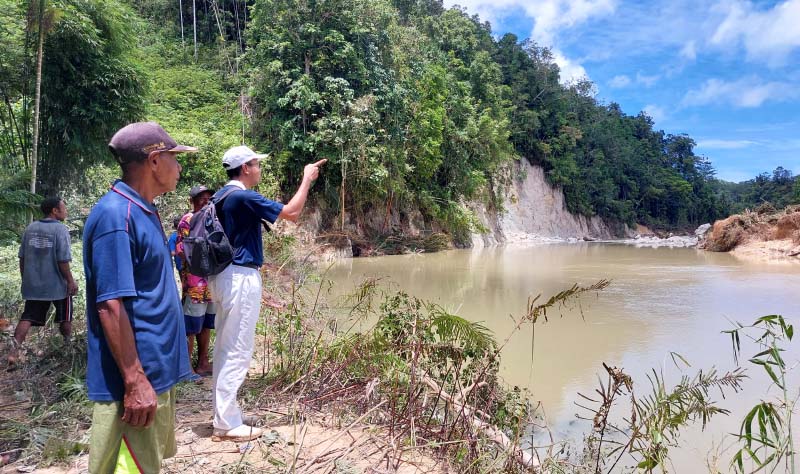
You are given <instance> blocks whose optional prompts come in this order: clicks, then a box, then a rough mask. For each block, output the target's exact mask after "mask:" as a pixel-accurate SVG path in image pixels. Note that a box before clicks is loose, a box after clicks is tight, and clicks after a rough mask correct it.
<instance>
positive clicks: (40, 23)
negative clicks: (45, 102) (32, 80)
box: [29, 0, 57, 193]
mask: <svg viewBox="0 0 800 474" xmlns="http://www.w3.org/2000/svg"><path fill="white" fill-rule="evenodd" d="M35 4H36V12H35V14H30V13H29V18H31V19H32V21H31V22H30V27H31V28H35V29H36V38H37V40H36V87H35V92H34V101H33V104H34V105H33V144H32V145H33V146H32V152H31V193H36V168H37V165H38V162H39V110H40V106H41V102H42V62H43V61H44V38H45V35H46V34H47V33H49V32H50V30H52V28H53V25H54V23H55V20H56V18H57V10H56V9H54V8H48V7H47V0H39V1H38V2H35ZM30 5H31V6H33V5H34V2H31V3H30ZM34 19H35V20H34Z"/></svg>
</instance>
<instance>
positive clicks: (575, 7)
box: [519, 0, 616, 45]
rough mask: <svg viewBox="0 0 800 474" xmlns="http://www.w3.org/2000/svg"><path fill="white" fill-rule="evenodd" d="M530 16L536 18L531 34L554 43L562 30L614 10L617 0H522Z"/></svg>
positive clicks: (533, 36) (548, 42)
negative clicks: (534, 0)
mask: <svg viewBox="0 0 800 474" xmlns="http://www.w3.org/2000/svg"><path fill="white" fill-rule="evenodd" d="M519 5H520V6H521V7H522V8H524V9H525V12H526V13H527V14H528V16H531V17H533V18H534V20H535V24H534V27H533V32H532V33H531V36H532V38H533V39H534V40H536V41H539V42H540V43H542V44H545V45H553V44H554V41H555V39H556V37H557V36H558V33H559V32H560V31H561V30H565V29H569V28H572V27H574V26H577V25H579V24H581V23H584V22H585V21H587V20H588V19H590V18H592V17H597V16H604V15H608V14H610V13H613V12H614V9H615V7H616V1H615V0H571V1H570V0H543V1H537V2H526V1H520V2H519Z"/></svg>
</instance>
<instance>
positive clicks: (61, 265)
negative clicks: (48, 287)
mask: <svg viewBox="0 0 800 474" xmlns="http://www.w3.org/2000/svg"><path fill="white" fill-rule="evenodd" d="M58 270H59V271H60V272H61V276H63V277H64V278H65V279H66V280H67V293H69V295H70V296H72V295H74V294H75V293H77V292H78V285H77V284H76V283H75V279H74V278H72V272H71V271H70V269H69V262H58Z"/></svg>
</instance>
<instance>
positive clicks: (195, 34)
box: [192, 0, 197, 61]
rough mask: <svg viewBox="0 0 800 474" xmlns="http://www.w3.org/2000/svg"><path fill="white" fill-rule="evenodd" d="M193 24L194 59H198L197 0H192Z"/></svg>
mask: <svg viewBox="0 0 800 474" xmlns="http://www.w3.org/2000/svg"><path fill="white" fill-rule="evenodd" d="M192 24H193V28H194V60H195V61H197V0H192Z"/></svg>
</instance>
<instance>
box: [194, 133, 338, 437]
mask: <svg viewBox="0 0 800 474" xmlns="http://www.w3.org/2000/svg"><path fill="white" fill-rule="evenodd" d="M267 156H268V155H264V154H258V153H256V152H254V151H253V150H251V149H250V148H248V147H246V146H237V147H233V148H231V149H230V150H228V151H226V152H225V154H224V155H223V157H222V166H223V167H224V168H225V171H226V172H227V173H228V178H230V181H229V182H228V183H227V184H226V185H225V186H224V187H223V188H222V189H220V190H219V191H217V193H216V194H215V195H214V198H213V199H212V200H213V201H214V203H215V204H216V205H217V209H218V211H219V214H218V215H219V220H220V223H221V224H222V227H223V229H224V230H225V234H226V235H227V236H228V239H229V240H230V242H231V245H232V246H233V249H234V255H233V263H232V264H231V265H229V266H228V267H227V268H226V269H225V270H223V271H222V272H221V273H219V274H218V275H214V276H211V277H210V278H209V282H208V283H209V287H210V289H211V294H212V297H213V298H214V301H216V302H217V305H218V306H217V320H216V331H217V336H216V342H215V344H214V362H213V374H214V433H213V435H212V440H214V441H225V440H231V441H248V440H251V439H255V438H258V437H259V436H261V434H262V431H263V430H261V429H260V428H257V427H254V426H251V425H252V423H246V421H247V420H245V419H244V418H243V416H242V411H241V409H240V408H239V404H238V403H237V401H236V394H237V393H238V391H239V387H241V385H242V383H243V382H244V379H245V377H246V376H247V370H248V369H249V368H250V359H251V358H252V355H253V343H254V339H255V330H256V322H257V321H258V315H259V313H260V310H261V272H260V271H259V268H260V267H261V265H262V263H263V262H264V249H263V245H262V242H261V222H262V220H266V221H268V222H269V223H274V222H275V221H276V220H277V219H278V218H280V219H287V220H290V221H292V222H296V221H297V218H298V217H299V216H300V212H301V211H302V210H303V206H305V203H306V198H307V197H308V191H309V189H311V185H312V184H313V183H314V181H315V180H316V179H317V177H318V176H319V167H320V166H322V165H323V164H325V162H326V161H327V160H320V161H318V162H316V163H313V164H310V165H306V167H305V169H304V170H303V181H302V182H301V183H300V188H299V189H298V190H297V192H296V193H295V195H294V196H293V197H292V199H291V200H289V202H288V203H287V204H286V205H283V204H280V203H277V202H274V201H271V200H269V199H267V198H265V197H264V196H262V195H261V194H259V193H257V192H255V191H252V190H251V188H253V187H254V186H256V185H257V184H258V183H259V182H260V181H261V165H260V163H259V162H260V161H261V160H263V159H264V158H266V157H267ZM233 188H239V190H240V191H234V192H230V193H229V194H227V196H226V197H225V198H224V199H222V200H221V201H220V200H219V198H220V197H221V196H223V195H225V194H226V193H228V192H229V191H231V189H233Z"/></svg>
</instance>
